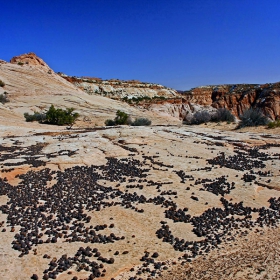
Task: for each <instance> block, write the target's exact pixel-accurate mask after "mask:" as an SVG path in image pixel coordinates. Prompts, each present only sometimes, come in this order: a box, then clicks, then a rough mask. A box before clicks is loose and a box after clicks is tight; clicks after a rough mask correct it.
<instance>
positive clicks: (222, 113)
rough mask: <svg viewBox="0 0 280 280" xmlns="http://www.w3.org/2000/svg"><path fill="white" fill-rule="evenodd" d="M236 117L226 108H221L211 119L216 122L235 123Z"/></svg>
mask: <svg viewBox="0 0 280 280" xmlns="http://www.w3.org/2000/svg"><path fill="white" fill-rule="evenodd" d="M234 120H235V117H234V115H233V114H232V113H231V112H230V111H229V110H228V109H226V108H219V109H218V110H217V112H216V113H215V114H214V115H213V116H212V117H211V121H214V122H228V123H230V122H234Z"/></svg>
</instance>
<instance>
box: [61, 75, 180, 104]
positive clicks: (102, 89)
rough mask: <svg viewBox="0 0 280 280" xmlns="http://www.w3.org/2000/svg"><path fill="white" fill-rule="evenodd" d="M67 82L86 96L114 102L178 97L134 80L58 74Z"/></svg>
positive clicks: (174, 93) (163, 88) (176, 94)
mask: <svg viewBox="0 0 280 280" xmlns="http://www.w3.org/2000/svg"><path fill="white" fill-rule="evenodd" d="M60 75H61V76H62V77H63V78H64V79H66V80H67V81H69V82H71V83H73V84H74V85H75V86H77V87H78V88H79V89H81V90H83V91H85V92H87V93H88V94H98V95H101V96H105V97H109V98H112V99H116V100H122V99H124V98H127V99H128V100H129V99H132V98H133V97H134V98H141V97H149V98H154V97H164V98H174V97H180V95H179V94H178V93H177V91H176V90H174V89H171V88H168V87H165V86H162V85H159V84H154V83H143V82H140V81H136V80H131V81H121V80H115V79H112V80H101V79H100V78H88V77H87V78H77V77H71V76H67V75H65V74H62V73H60Z"/></svg>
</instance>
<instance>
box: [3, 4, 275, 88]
mask: <svg viewBox="0 0 280 280" xmlns="http://www.w3.org/2000/svg"><path fill="white" fill-rule="evenodd" d="M0 34H1V37H0V38H1V39H0V59H4V60H6V61H9V60H10V59H11V58H12V57H13V56H15V55H19V54H23V53H27V52H35V53H36V54H37V55H38V56H40V57H41V58H42V59H43V60H45V61H46V63H47V64H49V66H50V67H51V68H52V69H53V70H54V71H56V72H58V71H61V72H64V73H66V74H68V75H73V76H93V77H101V78H103V79H110V78H119V79H121V80H128V79H138V80H141V81H144V82H155V83H160V84H163V85H166V86H169V87H173V88H175V89H181V90H186V89H189V88H191V87H195V86H200V85H208V84H223V83H230V84H234V83H266V82H276V81H280V0H169V1H167V0H130V1H127V0H91V1H90V0H80V1H72V0H64V1H63V0H47V1H38V0H36V1H35V0H24V1H23V0H17V1H16V0H9V1H4V0H2V1H1V19H0Z"/></svg>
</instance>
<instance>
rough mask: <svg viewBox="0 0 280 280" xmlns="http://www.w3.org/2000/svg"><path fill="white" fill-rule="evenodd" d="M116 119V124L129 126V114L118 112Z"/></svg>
mask: <svg viewBox="0 0 280 280" xmlns="http://www.w3.org/2000/svg"><path fill="white" fill-rule="evenodd" d="M116 115H117V116H116V118H115V123H116V124H118V125H122V124H127V119H128V114H126V113H125V112H123V111H120V110H118V111H117V114H116Z"/></svg>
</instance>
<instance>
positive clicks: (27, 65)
mask: <svg viewBox="0 0 280 280" xmlns="http://www.w3.org/2000/svg"><path fill="white" fill-rule="evenodd" d="M0 80H1V81H2V82H3V86H2V87H0V94H4V95H6V96H7V97H8V99H9V102H7V103H0V108H1V110H0V137H1V138H0V139H1V143H0V166H1V169H0V170H1V172H0V257H1V262H0V275H1V279H11V280H12V279H14V280H16V279H60V280H64V279H65V280H70V279H72V280H74V279H104V280H105V279H108V280H113V279H115V280H120V279H124V280H136V279H137V280H140V279H145V280H146V279H165V280H167V279H168V280H169V279H217V280H218V279H279V278H280V251H279V250H280V246H279V245H280V237H279V236H280V232H279V231H280V229H279V223H280V192H279V191H280V149H279V147H280V128H279V127H278V128H275V129H268V128H267V126H258V127H244V128H241V129H236V126H237V121H238V116H239V115H240V114H242V113H243V112H244V111H245V110H246V109H248V108H250V107H252V106H257V107H259V108H261V110H262V112H263V113H264V114H266V116H268V117H269V118H270V119H271V120H272V121H274V120H277V119H278V118H279V115H280V112H279V98H280V93H279V92H280V91H279V83H275V84H266V85H243V86H241V85H236V86H233V85H220V86H205V87H201V88H195V89H192V90H189V91H186V92H178V91H176V90H174V89H170V88H167V87H164V86H161V85H158V84H152V83H141V82H139V81H116V80H112V81H102V80H99V79H96V78H77V77H75V78H74V77H70V76H67V75H66V74H62V73H55V72H54V71H53V70H52V69H51V68H50V67H49V66H48V65H47V64H46V63H45V62H44V61H43V60H42V59H41V58H39V57H38V56H36V55H35V54H34V53H28V54H24V55H20V56H17V57H14V58H12V59H11V61H10V62H6V61H3V60H1V61H0ZM133 97H134V99H133ZM143 97H145V98H143ZM52 104H53V105H55V106H56V107H61V108H69V107H73V108H74V109H75V111H76V112H78V113H79V118H78V119H77V120H76V122H75V123H74V124H73V126H71V127H69V126H56V125H50V124H44V123H39V122H26V121H25V118H24V113H34V112H45V111H47V110H48V108H49V107H50V106H51V105H52ZM219 108H226V109H229V110H231V111H232V113H233V114H234V115H235V117H236V122H233V123H227V122H207V123H202V124H199V125H187V124H185V123H184V121H185V120H186V119H187V117H188V116H190V115H191V116H192V115H194V114H195V113H196V112H199V111H202V110H206V111H208V112H210V113H211V112H215V111H216V110H217V109H219ZM118 110H121V111H124V112H126V113H127V114H128V115H129V116H130V117H131V118H133V119H135V118H141V117H145V118H148V119H150V120H151V121H152V124H151V125H149V126H129V125H115V126H105V125H104V122H105V121H106V120H107V119H110V118H111V119H112V118H114V117H115V115H116V112H117V111H118Z"/></svg>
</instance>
